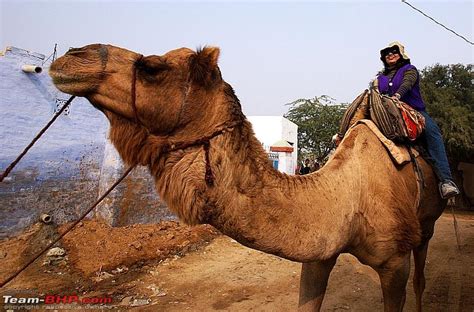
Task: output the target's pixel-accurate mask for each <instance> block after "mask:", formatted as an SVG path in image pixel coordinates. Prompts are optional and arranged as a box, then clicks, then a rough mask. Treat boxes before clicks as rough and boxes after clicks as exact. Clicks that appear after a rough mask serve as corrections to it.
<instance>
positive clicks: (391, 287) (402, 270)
mask: <svg viewBox="0 0 474 312" xmlns="http://www.w3.org/2000/svg"><path fill="white" fill-rule="evenodd" d="M410 254H411V253H407V254H405V255H402V256H400V257H396V258H393V259H390V260H389V261H388V262H387V263H386V264H385V265H384V266H383V267H382V268H377V269H376V271H377V273H378V274H379V277H380V284H381V285H382V292H383V305H384V311H385V312H401V311H403V306H404V305H405V299H406V286H407V281H408V276H409V275H410Z"/></svg>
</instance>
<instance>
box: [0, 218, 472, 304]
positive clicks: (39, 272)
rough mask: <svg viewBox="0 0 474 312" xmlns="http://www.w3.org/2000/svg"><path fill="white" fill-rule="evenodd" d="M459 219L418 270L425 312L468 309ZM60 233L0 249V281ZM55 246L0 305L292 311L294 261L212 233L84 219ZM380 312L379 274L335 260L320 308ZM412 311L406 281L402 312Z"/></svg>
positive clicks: (466, 245)
mask: <svg viewBox="0 0 474 312" xmlns="http://www.w3.org/2000/svg"><path fill="white" fill-rule="evenodd" d="M457 221H458V227H459V232H460V235H461V251H458V250H457V247H456V238H455V234H454V229H453V219H452V216H451V214H447V213H446V214H444V215H443V216H441V218H440V220H439V221H438V222H437V227H436V233H435V236H434V238H433V239H432V241H431V245H430V250H429V255H428V261H427V265H426V270H425V272H426V277H427V282H426V290H425V296H424V300H423V303H424V307H425V311H469V312H471V311H473V310H474V271H473V268H474V214H472V213H470V214H468V213H462V214H457ZM62 229H64V226H63V227H61V228H59V229H57V228H55V227H54V226H50V225H40V224H37V225H35V226H33V227H32V228H31V229H30V230H29V231H27V232H25V233H24V234H22V235H20V236H18V237H15V238H14V239H10V240H5V241H2V242H0V264H1V265H0V279H1V280H4V279H5V278H6V277H7V276H8V275H9V274H11V273H12V272H14V271H15V269H17V268H18V267H19V266H20V264H22V263H25V262H26V261H27V259H29V258H30V257H31V256H32V255H33V254H35V252H37V250H39V249H41V246H42V245H43V246H44V245H45V244H46V243H47V242H48V240H49V239H51V237H53V236H54V235H57V232H58V231H59V232H60V231H61V230H62ZM60 247H62V248H64V250H65V255H62V256H49V257H47V256H43V257H41V258H40V259H38V260H37V261H36V262H35V263H34V264H33V265H32V266H31V267H30V268H28V269H27V270H26V271H25V272H23V273H22V274H21V275H20V276H19V277H18V278H16V279H15V280H13V281H12V282H11V283H9V284H8V285H7V286H6V287H4V288H3V289H0V298H2V297H1V296H3V295H14V296H16V297H34V296H37V297H38V296H39V297H41V296H45V295H48V294H57V295H61V296H66V295H74V294H76V295H78V296H79V297H81V298H84V297H89V298H90V297H108V298H112V299H111V300H112V303H108V304H103V305H98V304H96V305H90V306H85V305H83V304H82V305H79V304H70V305H64V304H63V305H59V306H56V308H57V310H58V311H66V310H70V311H73V310H75V311H77V310H78V309H79V310H84V309H86V308H87V309H88V311H91V310H98V309H100V308H102V309H106V310H107V309H114V310H116V311H117V310H119V311H217V310H219V311H294V310H295V309H296V306H297V301H298V287H299V272H300V266H301V265H300V264H298V263H294V262H291V261H287V260H284V259H281V258H278V257H275V256H271V255H267V254H264V253H261V252H258V251H254V250H251V249H248V248H246V247H243V246H241V245H240V244H238V243H237V242H235V241H233V240H232V239H230V238H228V237H226V236H223V235H220V234H219V233H218V232H217V231H216V230H214V229H213V228H212V227H209V226H198V227H187V226H184V225H181V224H180V223H178V222H162V223H160V224H157V225H134V226H128V227H122V228H109V227H108V226H106V225H104V224H101V223H97V222H94V221H85V222H83V223H82V224H80V226H79V227H78V228H77V229H76V230H74V231H73V232H72V233H70V234H68V235H67V236H65V238H64V239H63V241H62V243H61V245H60ZM412 271H413V270H412ZM382 307H383V305H382V294H381V290H380V287H379V281H378V276H377V275H376V273H375V272H374V271H372V269H370V268H369V267H366V266H364V265H361V264H360V263H358V261H357V260H356V259H355V258H354V257H352V256H350V255H342V256H341V257H340V258H339V260H338V263H337V264H336V267H335V268H334V270H333V272H332V274H331V277H330V280H329V286H328V291H327V294H326V298H325V302H324V304H323V311H381V310H382ZM7 308H8V307H7ZM10 308H12V307H10ZM37 308H38V309H39V310H41V309H43V308H45V306H39V307H37ZM49 308H51V306H49ZM38 309H37V310H38ZM414 309H415V298H414V293H413V290H412V284H411V278H410V282H409V285H408V295H407V303H406V307H405V311H414Z"/></svg>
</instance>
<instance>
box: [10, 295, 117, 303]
mask: <svg viewBox="0 0 474 312" xmlns="http://www.w3.org/2000/svg"><path fill="white" fill-rule="evenodd" d="M3 303H4V304H28V305H36V304H65V303H78V304H106V303H112V298H110V297H79V296H76V295H68V296H59V295H45V296H44V298H39V297H16V296H7V295H4V296H3Z"/></svg>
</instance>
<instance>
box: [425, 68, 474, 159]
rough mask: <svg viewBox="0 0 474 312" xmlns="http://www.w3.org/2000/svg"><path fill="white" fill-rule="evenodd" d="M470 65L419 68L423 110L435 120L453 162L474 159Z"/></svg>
mask: <svg viewBox="0 0 474 312" xmlns="http://www.w3.org/2000/svg"><path fill="white" fill-rule="evenodd" d="M472 69H473V68H472V64H469V65H462V64H455V65H439V64H436V65H434V66H431V67H426V68H424V69H423V70H422V71H421V91H422V94H423V99H424V101H425V103H426V106H427V111H428V113H429V114H430V115H431V117H433V119H435V120H436V122H437V123H438V125H439V127H440V128H441V131H442V133H443V137H444V139H445V144H446V150H447V153H448V156H449V158H450V159H451V160H452V161H454V162H459V161H474V87H473V83H474V73H473V71H472Z"/></svg>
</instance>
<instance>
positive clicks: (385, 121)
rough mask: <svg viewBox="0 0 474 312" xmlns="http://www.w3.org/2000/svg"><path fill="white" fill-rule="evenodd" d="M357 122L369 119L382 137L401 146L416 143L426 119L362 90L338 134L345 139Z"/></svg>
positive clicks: (391, 99) (386, 98) (388, 100)
mask: <svg viewBox="0 0 474 312" xmlns="http://www.w3.org/2000/svg"><path fill="white" fill-rule="evenodd" d="M360 119H371V120H372V121H373V122H374V123H375V124H376V125H377V127H378V128H379V129H380V131H381V132H382V133H383V135H385V137H387V138H388V139H389V140H392V141H396V142H402V143H403V142H407V141H415V140H416V139H417V138H418V137H419V136H420V135H421V133H422V132H423V129H424V128H425V118H424V117H423V115H422V114H421V113H420V112H418V111H417V110H415V109H414V108H412V107H411V106H410V105H408V104H406V103H404V102H401V101H399V100H396V99H393V98H391V97H388V96H385V95H381V94H380V93H379V92H378V91H376V90H374V89H372V90H370V92H369V90H365V91H364V92H363V93H362V94H360V95H359V96H358V97H357V98H356V99H355V100H354V101H353V102H352V104H351V105H349V107H348V108H347V110H346V112H345V113H344V116H343V118H342V121H341V126H340V129H339V130H340V131H339V133H340V134H341V135H344V134H345V133H346V131H347V130H348V129H349V127H351V126H352V125H353V124H355V123H356V122H357V121H358V120H360Z"/></svg>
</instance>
